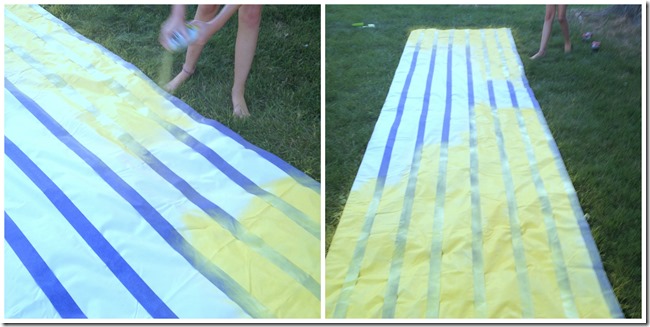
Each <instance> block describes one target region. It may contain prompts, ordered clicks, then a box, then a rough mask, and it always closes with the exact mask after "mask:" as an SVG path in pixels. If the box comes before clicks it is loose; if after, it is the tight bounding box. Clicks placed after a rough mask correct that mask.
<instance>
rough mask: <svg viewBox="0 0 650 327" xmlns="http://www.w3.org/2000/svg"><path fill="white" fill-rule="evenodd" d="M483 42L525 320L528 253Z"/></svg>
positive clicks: (528, 313) (529, 303) (529, 308)
mask: <svg viewBox="0 0 650 327" xmlns="http://www.w3.org/2000/svg"><path fill="white" fill-rule="evenodd" d="M481 37H482V41H483V52H484V57H485V65H486V72H487V73H486V75H487V76H488V82H487V84H488V93H489V97H490V110H491V112H492V120H493V125H494V134H495V136H496V142H497V146H498V148H499V157H500V158H501V174H502V177H503V184H504V187H505V193H506V199H507V202H508V222H509V225H510V234H511V238H512V252H513V255H514V262H515V272H516V275H517V282H518V286H519V294H520V298H521V304H522V316H523V317H524V318H532V317H534V308H533V300H532V293H531V291H530V281H529V278H528V269H527V266H526V253H525V250H524V245H523V240H522V235H521V225H520V223H519V213H518V209H517V199H516V197H515V194H514V185H513V181H512V175H511V172H510V164H509V161H508V155H507V151H506V145H505V141H504V138H503V133H502V128H501V123H500V121H499V113H498V109H497V106H496V102H495V101H494V98H495V94H494V85H493V82H492V78H491V75H492V74H491V72H490V58H489V56H488V53H487V48H488V47H487V43H486V42H487V41H486V37H485V32H484V31H481Z"/></svg>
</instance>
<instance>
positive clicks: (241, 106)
mask: <svg viewBox="0 0 650 327" xmlns="http://www.w3.org/2000/svg"><path fill="white" fill-rule="evenodd" d="M232 108H233V111H232V114H233V115H235V117H237V118H245V117H248V116H250V115H251V114H250V113H249V112H248V106H247V105H246V100H245V99H244V96H243V95H241V96H239V95H237V96H236V95H234V94H233V97H232Z"/></svg>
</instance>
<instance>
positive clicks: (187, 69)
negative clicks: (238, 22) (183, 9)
mask: <svg viewBox="0 0 650 327" xmlns="http://www.w3.org/2000/svg"><path fill="white" fill-rule="evenodd" d="M219 7H220V6H219V5H199V6H198V7H197V8H196V14H195V15H194V19H195V20H200V21H202V22H207V21H209V20H211V19H212V18H214V16H216V15H217V13H218V12H219ZM204 46H205V44H199V43H194V44H192V45H190V46H189V47H187V51H186V52H185V63H183V69H182V70H181V71H180V72H179V73H178V75H176V77H174V79H172V80H171V81H170V82H169V83H167V85H165V90H167V92H173V91H174V90H176V89H177V88H178V87H179V86H181V84H183V82H185V81H186V80H187V79H188V78H190V76H191V75H192V74H193V73H194V69H196V63H197V62H198V61H199V57H200V56H201V52H202V51H203V47H204Z"/></svg>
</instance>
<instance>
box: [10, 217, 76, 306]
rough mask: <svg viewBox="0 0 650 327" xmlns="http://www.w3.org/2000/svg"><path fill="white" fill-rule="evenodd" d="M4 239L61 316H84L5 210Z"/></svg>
mask: <svg viewBox="0 0 650 327" xmlns="http://www.w3.org/2000/svg"><path fill="white" fill-rule="evenodd" d="M5 240H7V243H9V246H11V248H12V249H13V250H14V252H15V253H16V255H17V256H18V258H19V259H20V261H21V262H22V263H23V265H25V268H27V271H29V274H30V275H32V277H33V278H34V281H36V284H38V286H39V287H40V288H41V289H42V290H43V293H45V295H46V296H47V298H48V299H49V300H50V302H51V303H52V305H53V306H54V309H56V311H57V312H58V313H59V315H60V316H61V318H86V315H85V314H84V313H83V312H82V311H81V309H80V308H79V306H78V305H77V303H76V302H75V301H74V299H73V298H72V296H70V293H68V290H66V289H65V287H64V286H63V285H62V284H61V282H60V281H59V279H58V278H57V277H56V275H54V272H52V269H50V267H49V266H48V265H47V263H46V262H45V261H44V260H43V258H42V257H41V255H40V254H39V253H38V252H37V251H36V249H35V248H34V246H32V244H31V243H30V242H29V240H28V239H27V237H26V236H25V234H23V232H22V231H21V230H20V228H19V227H18V226H17V225H16V223H15V222H14V221H13V220H12V219H11V217H9V215H8V214H7V213H6V212H5Z"/></svg>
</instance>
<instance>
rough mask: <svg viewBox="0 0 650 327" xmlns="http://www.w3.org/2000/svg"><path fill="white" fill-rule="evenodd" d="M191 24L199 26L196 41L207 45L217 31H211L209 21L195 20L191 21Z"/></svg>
mask: <svg viewBox="0 0 650 327" xmlns="http://www.w3.org/2000/svg"><path fill="white" fill-rule="evenodd" d="M190 25H194V26H196V27H198V32H199V35H198V37H197V39H196V41H195V42H194V43H196V44H201V45H205V44H206V43H208V41H209V40H210V38H211V37H212V35H214V33H215V32H212V31H210V25H208V23H206V22H202V21H200V20H193V21H191V22H190Z"/></svg>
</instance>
